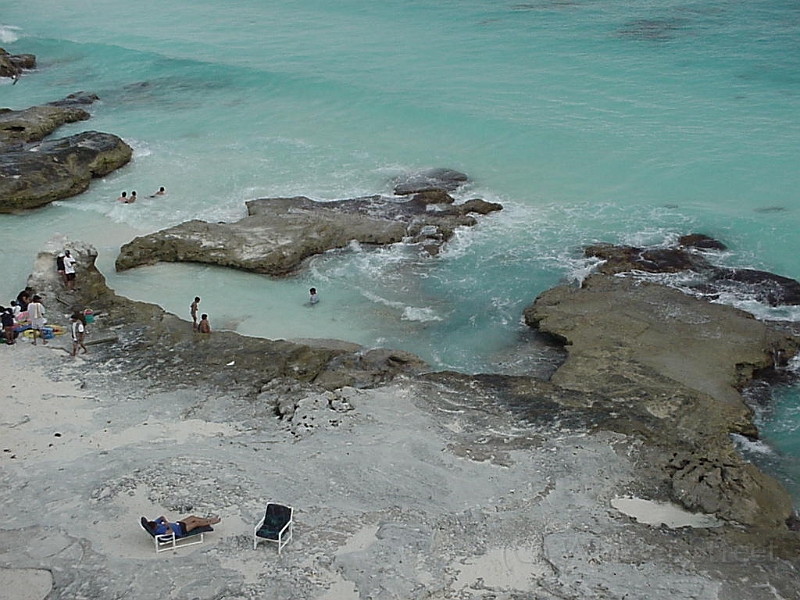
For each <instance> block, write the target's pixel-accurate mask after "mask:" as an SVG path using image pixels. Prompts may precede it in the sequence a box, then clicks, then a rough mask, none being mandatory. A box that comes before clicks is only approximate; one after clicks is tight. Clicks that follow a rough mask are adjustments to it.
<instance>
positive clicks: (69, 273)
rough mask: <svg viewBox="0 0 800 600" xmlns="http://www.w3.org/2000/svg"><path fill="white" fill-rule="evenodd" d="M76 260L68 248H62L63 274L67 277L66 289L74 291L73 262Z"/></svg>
mask: <svg viewBox="0 0 800 600" xmlns="http://www.w3.org/2000/svg"><path fill="white" fill-rule="evenodd" d="M76 262H78V261H77V260H75V259H74V258H72V254H70V252H69V250H64V275H65V277H66V279H67V281H66V284H67V291H70V292H74V291H75V263H76Z"/></svg>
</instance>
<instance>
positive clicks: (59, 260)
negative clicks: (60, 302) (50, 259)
mask: <svg viewBox="0 0 800 600" xmlns="http://www.w3.org/2000/svg"><path fill="white" fill-rule="evenodd" d="M64 256H65V255H64V253H63V252H59V253H58V256H57V257H56V271H58V274H59V275H60V276H61V281H62V283H63V284H64V287H67V273H66V272H65V271H64Z"/></svg>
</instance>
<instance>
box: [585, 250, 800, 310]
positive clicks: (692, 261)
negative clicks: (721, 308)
mask: <svg viewBox="0 0 800 600" xmlns="http://www.w3.org/2000/svg"><path fill="white" fill-rule="evenodd" d="M679 244H680V245H679V246H677V247H670V248H660V247H659V248H639V247H636V246H617V245H613V244H596V245H593V246H588V247H587V248H585V250H584V255H585V256H586V257H588V258H597V259H600V261H601V262H600V263H599V264H598V265H597V271H598V272H600V273H603V274H605V275H616V274H620V273H635V272H644V273H680V272H691V273H693V274H694V276H695V277H694V281H693V282H691V283H687V284H686V286H687V289H690V290H693V291H695V292H697V293H699V294H703V295H705V296H710V297H716V296H719V295H720V294H721V293H723V292H726V293H730V294H736V295H739V296H742V295H746V296H748V297H751V298H753V299H754V300H755V301H757V302H763V303H766V304H769V305H771V306H784V305H793V306H796V305H798V304H800V282H798V281H796V280H794V279H790V278H789V277H782V276H780V275H776V274H774V273H768V272H766V271H759V270H755V269H731V268H728V267H720V266H716V265H713V264H712V263H711V262H710V261H709V259H708V256H707V254H706V253H707V252H708V251H711V250H724V249H725V245H724V244H722V243H721V242H718V241H717V240H714V239H712V238H709V237H708V236H704V235H702V234H691V235H686V236H682V237H681V238H680V239H679Z"/></svg>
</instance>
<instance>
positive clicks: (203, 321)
mask: <svg viewBox="0 0 800 600" xmlns="http://www.w3.org/2000/svg"><path fill="white" fill-rule="evenodd" d="M197 331H199V332H200V333H211V323H209V322H208V315H207V314H205V313H203V315H202V316H201V317H200V322H199V323H198V324H197Z"/></svg>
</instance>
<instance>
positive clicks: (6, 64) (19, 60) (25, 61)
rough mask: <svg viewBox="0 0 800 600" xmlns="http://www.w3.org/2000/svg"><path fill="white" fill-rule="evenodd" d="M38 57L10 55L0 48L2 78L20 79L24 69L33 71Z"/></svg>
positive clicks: (0, 73) (0, 72)
mask: <svg viewBox="0 0 800 600" xmlns="http://www.w3.org/2000/svg"><path fill="white" fill-rule="evenodd" d="M35 66H36V56H34V55H33V54H9V53H8V52H7V51H6V50H5V49H3V48H0V77H19V75H20V73H22V70H23V69H33V68H34V67H35Z"/></svg>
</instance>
